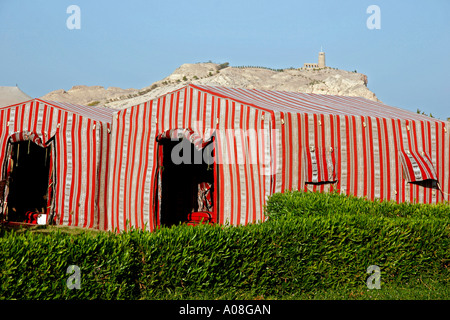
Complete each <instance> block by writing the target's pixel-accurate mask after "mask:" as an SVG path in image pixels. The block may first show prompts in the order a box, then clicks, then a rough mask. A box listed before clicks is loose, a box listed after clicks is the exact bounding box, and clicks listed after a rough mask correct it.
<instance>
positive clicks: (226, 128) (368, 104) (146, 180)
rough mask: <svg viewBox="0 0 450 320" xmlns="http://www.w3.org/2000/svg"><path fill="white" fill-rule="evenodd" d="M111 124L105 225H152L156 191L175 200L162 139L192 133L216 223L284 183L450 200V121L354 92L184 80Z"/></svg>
mask: <svg viewBox="0 0 450 320" xmlns="http://www.w3.org/2000/svg"><path fill="white" fill-rule="evenodd" d="M112 127H113V129H112V135H111V144H112V145H111V163H110V171H111V172H110V181H109V185H110V186H111V188H110V189H109V200H108V210H109V212H110V213H109V220H110V221H111V224H110V225H109V226H110V229H117V230H119V231H121V230H126V229H127V228H128V227H129V226H133V227H137V228H142V229H144V228H146V229H149V230H153V229H154V228H155V227H157V226H158V225H159V224H160V222H161V221H160V218H161V217H160V207H159V206H160V205H161V201H177V199H175V196H174V197H173V198H170V197H169V198H168V199H166V200H164V198H161V190H162V188H163V187H164V186H163V185H162V184H161V181H160V178H161V169H162V165H163V162H161V159H160V157H162V153H161V152H160V151H161V141H162V138H164V137H165V138H167V137H168V136H172V137H173V136H175V138H181V137H183V136H184V137H189V133H191V134H192V133H193V134H194V135H196V136H195V137H194V138H192V139H190V140H191V142H193V143H196V144H200V145H202V144H203V145H204V144H207V142H208V141H210V140H211V139H212V140H213V144H214V150H215V151H214V161H215V164H216V165H214V166H213V167H214V182H213V184H214V193H213V195H212V197H213V205H214V209H213V210H214V221H215V222H218V223H227V222H228V223H230V224H232V225H238V224H246V223H250V222H255V221H261V220H264V218H265V217H264V209H263V206H264V204H265V203H266V200H267V197H268V196H269V195H271V194H273V193H275V192H283V191H285V190H320V191H332V190H339V191H340V192H343V193H346V194H353V195H356V196H364V197H367V198H369V199H376V198H379V199H383V200H394V201H397V202H403V201H411V202H421V203H436V202H442V201H443V200H446V201H448V200H450V199H449V196H448V193H449V191H450V173H449V170H450V164H449V159H450V147H449V143H450V137H449V134H450V132H449V131H450V125H449V123H448V122H444V121H440V120H437V119H434V118H430V117H427V116H424V115H420V114H417V113H414V112H410V111H406V110H402V109H399V108H395V107H391V106H388V105H385V104H383V103H380V102H374V101H370V100H367V99H364V98H360V97H344V96H332V95H320V94H308V93H293V92H280V91H265V90H247V89H232V88H224V87H215V86H206V85H192V84H191V85H187V86H185V87H183V88H181V89H178V90H176V91H173V92H170V93H167V94H165V95H163V96H161V97H159V98H157V99H154V100H151V101H147V102H145V103H142V104H139V105H136V106H133V107H130V108H127V109H124V110H120V111H118V112H117V114H116V115H115V117H114V119H113V123H112ZM174 129H178V130H174ZM199 137H201V139H199ZM211 137H213V138H211ZM194 141H196V142H194ZM199 141H200V143H199ZM200 148H201V147H200ZM165 157H167V155H166V156H165ZM179 188H183V185H181V184H180V185H179Z"/></svg>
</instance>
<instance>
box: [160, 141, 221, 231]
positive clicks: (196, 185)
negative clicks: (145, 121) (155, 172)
mask: <svg viewBox="0 0 450 320" xmlns="http://www.w3.org/2000/svg"><path fill="white" fill-rule="evenodd" d="M159 143H160V144H161V146H162V153H163V154H162V159H163V160H162V167H161V173H160V186H161V188H160V190H159V192H160V195H159V201H160V207H159V224H160V225H162V226H167V227H170V226H172V225H178V224H179V223H188V224H196V223H198V222H199V221H200V220H202V219H203V222H211V223H214V222H216V221H215V220H216V217H215V213H214V212H215V211H214V205H215V204H214V186H215V184H214V182H215V181H214V171H215V169H214V167H215V164H214V160H213V159H214V158H213V156H211V155H213V152H214V140H212V142H211V143H210V144H208V145H207V146H206V147H204V148H202V149H201V150H197V148H195V146H194V144H193V143H191V142H190V141H188V140H187V139H185V138H182V139H175V140H174V139H162V140H160V141H159Z"/></svg>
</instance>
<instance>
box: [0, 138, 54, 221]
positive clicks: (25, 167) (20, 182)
mask: <svg viewBox="0 0 450 320" xmlns="http://www.w3.org/2000/svg"><path fill="white" fill-rule="evenodd" d="M8 150H9V154H7V159H8V160H7V163H6V168H5V169H6V170H5V171H6V175H7V177H6V179H5V180H6V187H7V188H6V190H5V194H4V195H3V197H4V198H3V202H4V206H3V211H4V218H6V219H5V220H6V221H9V222H20V223H32V224H37V223H39V224H45V223H46V219H45V218H46V215H47V211H48V210H47V209H48V204H49V203H50V201H49V200H50V199H49V198H51V194H49V193H51V191H50V190H51V188H50V187H49V180H50V179H51V176H50V175H51V158H52V145H49V146H46V147H43V146H39V145H37V144H36V143H34V142H33V141H31V140H27V141H18V142H12V143H10V147H9V148H8ZM38 220H39V221H38Z"/></svg>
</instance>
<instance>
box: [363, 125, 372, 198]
mask: <svg viewBox="0 0 450 320" xmlns="http://www.w3.org/2000/svg"><path fill="white" fill-rule="evenodd" d="M363 123H364V124H365V119H364V117H361V132H362V145H363V146H362V149H363V163H364V166H363V170H364V177H365V179H364V183H363V196H364V197H367V188H368V186H367V184H368V183H369V181H368V179H367V175H368V173H367V168H368V165H369V163H368V161H367V158H368V157H367V142H366V128H367V124H366V126H364V125H363ZM370 144H371V143H370ZM371 181H373V179H372V180H371Z"/></svg>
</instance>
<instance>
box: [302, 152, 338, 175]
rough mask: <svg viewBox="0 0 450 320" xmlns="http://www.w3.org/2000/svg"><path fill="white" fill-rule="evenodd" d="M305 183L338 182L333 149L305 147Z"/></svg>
mask: <svg viewBox="0 0 450 320" xmlns="http://www.w3.org/2000/svg"><path fill="white" fill-rule="evenodd" d="M304 159H305V162H306V163H305V166H304V168H305V183H334V182H336V170H335V167H336V164H335V162H336V160H335V157H334V153H333V149H330V150H326V148H316V147H313V146H311V147H310V148H304Z"/></svg>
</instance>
